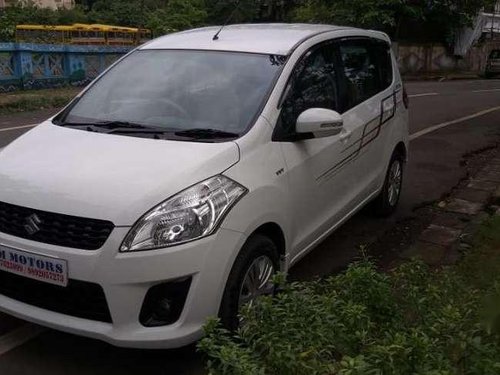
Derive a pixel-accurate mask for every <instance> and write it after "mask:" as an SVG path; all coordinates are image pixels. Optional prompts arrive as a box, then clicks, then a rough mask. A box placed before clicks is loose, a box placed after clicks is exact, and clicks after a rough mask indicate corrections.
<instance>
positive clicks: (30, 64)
mask: <svg viewBox="0 0 500 375" xmlns="http://www.w3.org/2000/svg"><path fill="white" fill-rule="evenodd" d="M130 49H131V47H109V46H76V45H55V44H30V43H0V93H1V92H8V91H14V90H17V89H36V88H49V87H60V86H64V85H67V84H70V85H73V86H83V85H86V84H88V83H89V82H90V81H91V80H93V79H94V78H95V77H97V76H98V75H99V74H100V73H101V72H102V71H103V70H104V69H106V68H107V67H108V66H109V65H111V64H112V63H113V62H115V61H116V60H117V59H118V58H120V57H121V56H123V55H124V54H125V53H127V52H129V51H130Z"/></svg>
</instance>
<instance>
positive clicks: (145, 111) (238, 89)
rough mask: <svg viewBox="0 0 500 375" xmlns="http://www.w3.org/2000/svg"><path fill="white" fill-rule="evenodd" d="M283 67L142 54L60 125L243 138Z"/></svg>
mask: <svg viewBox="0 0 500 375" xmlns="http://www.w3.org/2000/svg"><path fill="white" fill-rule="evenodd" d="M283 63H284V58H283V57H281V56H273V55H262V54H249V53H232V52H217V51H186V50H143V51H137V52H134V53H132V54H131V55H130V56H128V57H127V58H125V59H123V60H122V61H121V62H120V63H118V64H117V65H116V66H115V67H114V68H112V69H111V70H110V71H109V72H108V73H106V74H105V75H104V76H103V77H102V78H100V79H99V80H98V81H97V82H96V83H95V84H93V85H92V87H91V88H90V89H89V90H88V91H87V92H86V93H85V94H84V95H83V96H82V97H81V98H80V99H79V100H77V101H76V103H75V104H74V105H73V106H72V107H71V109H70V110H69V111H67V113H65V114H63V116H61V119H57V120H58V121H59V123H61V124H62V125H69V124H71V125H73V126H74V125H79V124H82V125H83V124H85V125H99V124H108V125H109V124H110V123H113V124H114V125H117V124H121V125H122V127H127V125H130V124H134V125H135V126H136V127H137V126H139V127H151V128H155V129H156V130H158V129H159V130H165V131H173V132H179V131H184V132H185V131H187V132H188V133H189V132H190V131H191V132H196V131H198V132H200V131H203V130H209V131H211V132H227V133H228V134H232V133H236V134H241V133H243V132H244V131H245V130H246V129H247V127H248V126H249V125H251V121H252V120H253V119H254V117H255V116H256V114H257V112H258V111H259V109H260V108H261V105H262V104H263V101H264V100H265V99H266V98H267V94H268V92H269V90H270V89H271V88H272V85H273V82H274V80H275V77H276V76H277V74H278V72H279V71H280V69H281V66H282V65H283Z"/></svg>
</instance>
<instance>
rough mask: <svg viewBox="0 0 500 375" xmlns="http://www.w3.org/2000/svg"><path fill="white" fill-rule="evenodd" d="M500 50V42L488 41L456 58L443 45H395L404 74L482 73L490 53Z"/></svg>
mask: <svg viewBox="0 0 500 375" xmlns="http://www.w3.org/2000/svg"><path fill="white" fill-rule="evenodd" d="M493 49H500V40H493V41H486V42H483V43H480V44H477V45H475V46H473V47H472V48H470V49H469V51H468V52H467V54H466V56H464V57H463V58H462V57H457V56H454V55H453V54H452V53H451V52H450V50H449V49H447V48H446V46H444V45H442V44H433V43H420V44H403V43H402V44H397V43H396V44H395V45H394V50H395V53H396V56H398V63H399V67H400V70H401V73H402V74H418V73H438V72H451V71H465V72H473V73H482V72H484V70H485V67H486V62H487V59H488V56H489V53H490V51H491V50H493Z"/></svg>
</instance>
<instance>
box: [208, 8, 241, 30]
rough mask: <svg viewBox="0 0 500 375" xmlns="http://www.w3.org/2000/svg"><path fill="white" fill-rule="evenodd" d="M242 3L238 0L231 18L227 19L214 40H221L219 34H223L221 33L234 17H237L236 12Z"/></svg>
mask: <svg viewBox="0 0 500 375" xmlns="http://www.w3.org/2000/svg"><path fill="white" fill-rule="evenodd" d="M240 2H241V0H238V1H237V2H236V4H235V6H234V9H233V11H232V12H231V14H230V15H229V17H227V19H226V22H224V24H223V25H222V26H221V28H220V29H219V31H217V33H215V35H214V37H213V38H212V40H219V34H220V33H221V31H222V30H223V29H224V27H226V26H227V24H228V23H229V22H230V21H231V19H232V18H233V16H234V15H235V13H236V11H237V10H238V8H239V7H240Z"/></svg>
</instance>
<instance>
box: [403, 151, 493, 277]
mask: <svg viewBox="0 0 500 375" xmlns="http://www.w3.org/2000/svg"><path fill="white" fill-rule="evenodd" d="M499 166H500V149H497V151H496V153H495V155H493V156H492V158H491V159H490V160H489V161H488V162H487V163H485V165H484V166H483V167H482V168H480V169H479V170H478V171H477V172H476V173H475V175H474V176H472V177H469V178H468V179H467V180H466V181H465V182H464V183H462V184H461V186H460V187H459V188H457V189H456V190H455V191H453V193H452V194H451V195H450V197H448V198H447V199H446V200H443V201H440V202H439V203H438V204H437V205H436V211H437V212H436V214H435V216H434V218H433V219H432V221H431V223H430V225H429V226H428V227H427V228H426V229H425V230H424V231H423V232H422V233H421V234H420V236H419V238H418V240H417V241H416V242H415V243H414V244H413V245H412V246H411V247H410V248H408V249H406V250H404V251H403V252H402V253H401V254H400V255H399V258H400V259H402V260H408V259H414V258H417V259H420V260H422V261H424V262H425V263H427V264H428V265H430V266H436V267H439V266H446V265H453V264H456V263H457V262H458V261H459V260H460V259H461V258H462V255H463V253H464V251H466V250H468V249H470V248H471V247H472V245H473V243H472V242H473V237H474V233H475V232H476V230H477V227H478V226H479V225H480V224H481V223H482V222H483V221H484V220H486V219H488V218H489V217H491V216H493V215H500V207H499V206H500V168H499Z"/></svg>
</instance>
